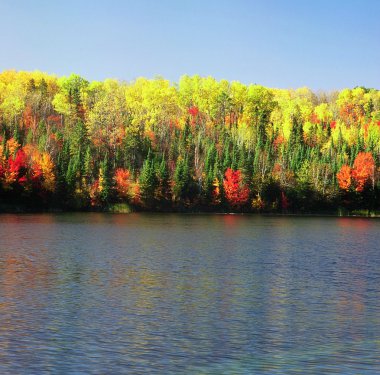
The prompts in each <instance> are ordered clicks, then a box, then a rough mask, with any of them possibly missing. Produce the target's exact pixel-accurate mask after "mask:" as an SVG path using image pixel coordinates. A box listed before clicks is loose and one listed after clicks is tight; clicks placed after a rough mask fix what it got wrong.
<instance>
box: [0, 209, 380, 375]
mask: <svg viewBox="0 0 380 375" xmlns="http://www.w3.org/2000/svg"><path fill="white" fill-rule="evenodd" d="M379 358H380V221H379V220H370V219H348V218H298V217H260V216H241V215H170V214H167V215H164V214H155V215H152V214H151V215H148V214H130V215H116V214H114V215H112V214H95V213H94V214H58V215H55V214H54V215H53V214H43V215H2V216H0V373H1V374H50V373H53V374H127V373H132V374H376V373H380V359H379Z"/></svg>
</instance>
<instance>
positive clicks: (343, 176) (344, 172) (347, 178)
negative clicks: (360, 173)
mask: <svg viewBox="0 0 380 375" xmlns="http://www.w3.org/2000/svg"><path fill="white" fill-rule="evenodd" d="M336 177H337V179H338V184H339V187H340V188H341V189H342V190H346V191H348V190H349V189H350V186H351V168H350V167H349V166H348V165H346V164H344V165H342V168H340V171H339V172H338V173H337V174H336Z"/></svg>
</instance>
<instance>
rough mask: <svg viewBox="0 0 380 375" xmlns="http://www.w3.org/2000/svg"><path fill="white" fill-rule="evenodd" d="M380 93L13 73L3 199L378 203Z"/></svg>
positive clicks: (215, 207) (0, 100) (5, 125)
mask: <svg viewBox="0 0 380 375" xmlns="http://www.w3.org/2000/svg"><path fill="white" fill-rule="evenodd" d="M379 157H380V91H379V90H376V89H369V88H365V87H356V88H353V89H344V90H342V91H340V92H329V93H326V92H317V93H315V92H312V91H311V90H309V89H308V88H300V89H297V90H285V89H272V88H266V87H263V86H260V85H244V84H242V83H239V82H235V81H233V82H228V81H225V80H221V81H217V80H215V79H214V78H212V77H205V78H202V77H199V76H191V77H190V76H183V77H181V79H180V80H179V82H178V83H171V82H169V81H168V80H165V79H164V78H161V77H158V78H155V79H145V78H139V79H137V80H135V81H133V82H120V81H117V80H112V79H108V80H105V81H103V82H98V81H93V82H89V81H87V80H86V79H84V78H83V77H80V76H79V75H76V74H72V75H70V76H69V77H60V78H58V77H56V76H53V75H48V74H45V73H42V72H39V71H36V72H23V71H20V72H16V71H12V70H11V71H4V72H2V73H0V197H1V198H0V209H1V207H5V206H6V205H24V206H26V207H28V206H34V207H36V208H38V207H39V208H43V209H48V208H60V209H77V210H85V209H109V208H110V207H112V206H114V205H115V204H121V203H125V204H128V205H129V206H131V207H133V208H134V209H140V210H161V211H166V210H167V211H169V210H202V211H243V212H317V211H320V212H322V211H326V212H327V211H333V210H336V209H337V208H339V207H340V208H344V209H347V210H354V209H368V210H376V209H379V206H380V200H379V191H380V190H379V189H380V169H379V162H380V159H379Z"/></svg>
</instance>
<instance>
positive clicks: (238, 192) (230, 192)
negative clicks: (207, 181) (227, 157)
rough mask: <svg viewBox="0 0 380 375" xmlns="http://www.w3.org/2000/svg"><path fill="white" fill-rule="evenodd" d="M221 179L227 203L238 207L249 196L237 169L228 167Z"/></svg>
mask: <svg viewBox="0 0 380 375" xmlns="http://www.w3.org/2000/svg"><path fill="white" fill-rule="evenodd" d="M224 177H225V178H224V180H223V187H224V195H225V196H226V199H227V201H228V203H229V204H230V205H231V206H232V207H235V208H239V207H241V206H243V205H244V204H246V203H247V201H248V198H249V188H248V186H247V185H245V184H244V183H243V181H242V178H241V172H240V171H239V170H237V171H234V170H232V169H231V168H228V169H227V171H226V173H225V175H224Z"/></svg>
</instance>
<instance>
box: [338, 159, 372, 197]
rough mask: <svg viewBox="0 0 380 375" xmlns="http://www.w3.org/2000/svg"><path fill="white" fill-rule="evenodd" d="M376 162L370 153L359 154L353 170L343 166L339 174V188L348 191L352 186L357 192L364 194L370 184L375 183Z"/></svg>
mask: <svg viewBox="0 0 380 375" xmlns="http://www.w3.org/2000/svg"><path fill="white" fill-rule="evenodd" d="M374 174H375V162H374V159H373V156H372V154H371V153H370V152H359V154H358V155H357V156H356V158H355V161H354V166H353V168H352V169H351V168H350V167H349V166H348V165H343V166H342V168H341V169H340V171H339V172H338V173H337V179H338V183H339V187H340V188H341V189H342V190H346V191H348V190H349V189H350V187H351V186H352V184H354V185H355V190H356V191H357V192H362V191H363V190H364V188H365V186H366V184H368V183H369V182H373V181H374Z"/></svg>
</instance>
